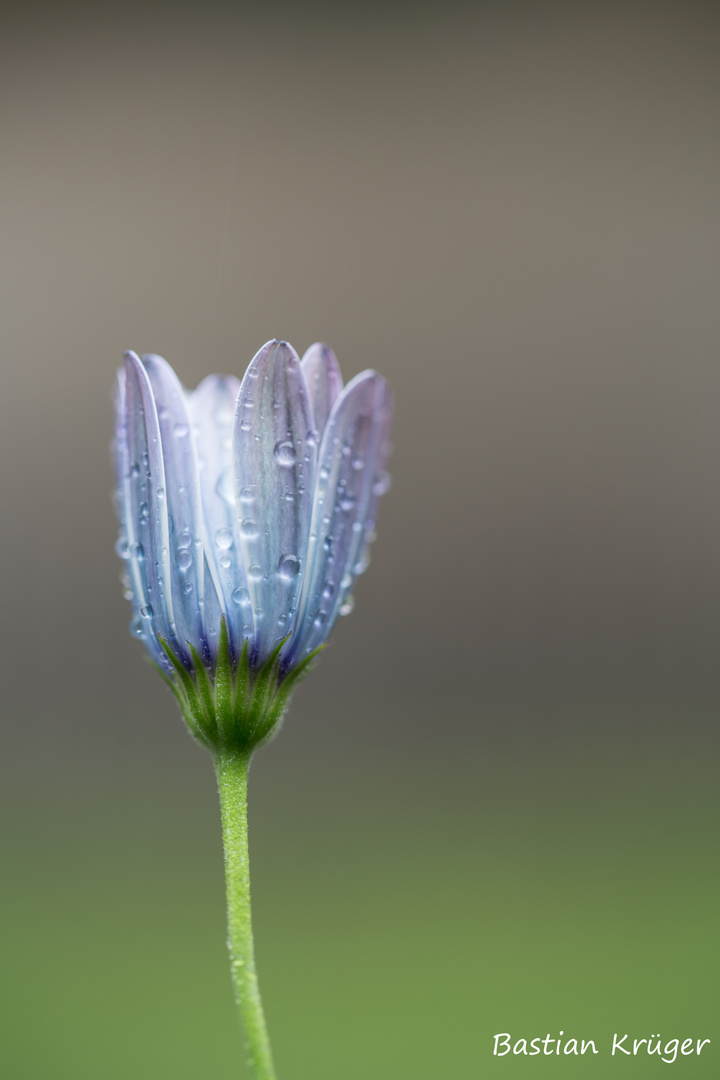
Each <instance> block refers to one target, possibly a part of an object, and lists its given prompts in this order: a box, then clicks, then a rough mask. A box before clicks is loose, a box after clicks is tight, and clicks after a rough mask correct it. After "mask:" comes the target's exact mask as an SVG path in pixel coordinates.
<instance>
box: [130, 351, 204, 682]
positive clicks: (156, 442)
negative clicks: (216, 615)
mask: <svg viewBox="0 0 720 1080" xmlns="http://www.w3.org/2000/svg"><path fill="white" fill-rule="evenodd" d="M124 410H125V431H124V439H125V445H126V457H125V461H126V465H127V468H126V470H125V476H124V478H123V503H124V517H125V526H126V530H127V543H128V553H129V558H128V567H129V572H130V577H131V580H132V585H133V592H134V594H135V597H136V603H137V605H138V615H139V617H140V623H139V625H138V626H136V627H135V632H136V633H137V636H138V637H141V638H143V639H144V640H146V642H147V643H148V644H149V646H150V647H151V652H153V653H157V655H159V656H160V658H161V659H162V658H163V657H164V652H163V650H162V647H161V646H160V644H159V642H158V637H159V636H162V637H163V638H164V639H165V640H166V641H167V642H168V644H169V645H170V646H171V647H172V648H173V650H174V651H175V652H176V655H179V656H181V657H182V659H183V662H184V663H187V664H188V665H189V663H190V658H189V654H188V652H187V649H186V648H185V642H184V640H183V642H182V645H181V643H180V640H179V638H178V633H177V628H176V623H175V616H174V610H173V602H172V592H171V588H172V586H171V580H172V573H171V568H170V543H169V523H168V510H167V500H166V496H165V492H166V483H165V467H164V463H163V454H162V444H161V438H160V425H159V422H158V415H157V410H156V407H155V400H154V397H153V391H152V386H151V385H150V380H149V378H148V374H147V372H146V371H145V368H144V367H143V365H142V363H141V362H140V360H139V358H138V356H137V355H136V354H135V353H134V352H127V353H125V394H124ZM153 642H154V644H153Z"/></svg>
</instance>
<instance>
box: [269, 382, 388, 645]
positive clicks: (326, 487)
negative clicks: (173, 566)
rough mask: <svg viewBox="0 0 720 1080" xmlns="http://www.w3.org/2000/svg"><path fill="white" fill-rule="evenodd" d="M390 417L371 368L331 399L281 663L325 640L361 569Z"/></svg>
mask: <svg viewBox="0 0 720 1080" xmlns="http://www.w3.org/2000/svg"><path fill="white" fill-rule="evenodd" d="M391 415H392V398H391V394H390V389H389V387H388V384H387V383H386V381H385V380H384V379H383V378H382V377H381V376H380V375H377V374H375V372H373V371H365V372H363V373H362V374H360V375H358V376H357V377H356V378H355V379H353V380H352V382H350V383H348V385H347V386H346V387H345V390H344V391H343V393H342V394H341V396H340V397H339V398H338V400H337V401H336V402H335V405H334V407H333V410H332V412H331V414H330V417H329V419H328V423H327V425H326V428H325V432H324V434H323V439H322V443H321V444H320V452H319V455H318V476H317V482H316V487H315V494H314V502H313V515H312V524H311V527H310V544H309V549H308V572H307V575H306V578H305V581H304V583H303V592H302V596H301V600H300V605H299V609H298V619H297V624H298V630H297V634H296V635H295V636H294V639H293V640H292V641H291V642H289V643H288V650H287V656H286V659H285V665H286V666H291V665H292V664H293V663H296V662H298V661H299V660H301V659H302V658H303V656H305V655H307V653H309V652H311V651H312V650H313V649H315V648H317V646H318V645H320V644H322V642H323V641H325V640H326V639H327V636H328V634H329V633H330V630H331V629H332V626H333V624H334V622H335V620H336V619H337V616H338V614H339V613H340V611H341V608H342V607H343V605H344V604H346V603H347V601H348V597H349V596H350V593H351V589H352V585H353V582H354V580H355V578H356V576H357V575H358V574H359V573H361V572H362V570H363V569H364V565H363V559H362V555H363V553H364V550H365V548H366V546H367V543H368V539H369V537H370V535H372V529H373V527H374V523H375V516H376V512H377V501H378V498H379V495H380V494H381V493H382V489H383V487H384V485H385V479H384V477H385V473H384V467H385V461H386V458H387V453H388V433H389V425H390V420H391Z"/></svg>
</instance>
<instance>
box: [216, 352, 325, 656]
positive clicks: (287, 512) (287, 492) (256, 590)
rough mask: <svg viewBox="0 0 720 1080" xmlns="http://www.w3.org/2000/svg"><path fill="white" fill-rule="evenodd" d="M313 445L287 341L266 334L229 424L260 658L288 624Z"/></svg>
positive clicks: (304, 534)
mask: <svg viewBox="0 0 720 1080" xmlns="http://www.w3.org/2000/svg"><path fill="white" fill-rule="evenodd" d="M316 457H317V447H316V444H315V441H314V438H313V434H312V412H311V408H310V402H309V399H308V394H307V388H306V386H305V379H304V377H303V374H302V370H301V367H300V362H299V360H298V357H297V354H296V353H295V351H294V349H292V348H291V346H289V345H288V344H286V343H285V342H277V341H272V342H268V344H267V345H265V346H263V348H262V349H260V351H259V352H258V353H257V355H256V356H255V357H254V359H253V361H252V363H251V364H250V367H249V368H248V370H247V372H246V374H245V377H244V379H243V381H242V385H241V387H240V393H239V395H238V400H237V406H236V410H235V420H234V430H233V461H234V469H235V485H236V487H235V498H236V512H237V518H238V526H239V531H240V545H241V549H242V553H243V559H244V562H245V566H246V569H247V575H248V588H249V590H250V597H251V600H252V607H253V619H254V626H255V660H256V662H262V661H263V660H264V659H265V658H266V657H267V656H268V655H269V653H270V652H271V651H272V649H273V647H274V646H275V644H276V643H277V642H278V641H279V640H280V639H282V638H283V637H285V636H286V634H287V633H288V632H289V630H290V629H291V626H292V620H293V615H294V612H295V609H296V606H297V598H298V594H299V591H300V585H301V582H302V576H303V573H304V570H305V559H306V555H307V542H308V532H309V528H310V513H311V510H312V491H313V486H314V481H315V465H316Z"/></svg>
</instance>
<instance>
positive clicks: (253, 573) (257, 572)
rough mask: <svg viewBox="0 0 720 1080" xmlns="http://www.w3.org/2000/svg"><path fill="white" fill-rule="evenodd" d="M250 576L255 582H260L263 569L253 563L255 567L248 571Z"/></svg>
mask: <svg viewBox="0 0 720 1080" xmlns="http://www.w3.org/2000/svg"><path fill="white" fill-rule="evenodd" d="M248 576H249V577H251V578H252V579H253V581H259V580H260V578H261V577H262V567H261V566H258V564H257V563H253V565H252V566H251V567H250V569H249V570H248Z"/></svg>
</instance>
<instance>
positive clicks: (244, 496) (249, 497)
mask: <svg viewBox="0 0 720 1080" xmlns="http://www.w3.org/2000/svg"><path fill="white" fill-rule="evenodd" d="M240 498H241V500H242V501H243V502H246V503H250V502H254V500H255V496H254V495H253V489H252V488H251V487H244V488H241V489H240Z"/></svg>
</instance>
